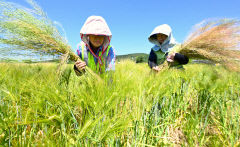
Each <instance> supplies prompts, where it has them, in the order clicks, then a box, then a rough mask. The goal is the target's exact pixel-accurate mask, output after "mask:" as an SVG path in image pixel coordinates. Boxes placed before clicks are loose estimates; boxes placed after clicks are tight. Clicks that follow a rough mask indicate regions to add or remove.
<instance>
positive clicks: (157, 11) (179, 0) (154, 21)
mask: <svg viewBox="0 0 240 147" xmlns="http://www.w3.org/2000/svg"><path fill="white" fill-rule="evenodd" d="M8 1H10V2H15V3H18V4H21V5H23V6H29V5H28V4H27V3H26V2H25V1H24V0H8ZM35 1H36V2H37V3H38V4H39V5H40V6H41V7H42V8H43V10H44V11H45V12H46V13H47V15H48V17H49V18H50V19H51V20H53V21H58V22H60V23H61V24H62V26H63V27H64V29H65V31H66V35H67V38H68V41H69V44H70V45H71V46H72V48H73V49H75V48H76V45H77V43H78V42H80V41H81V40H80V37H79V31H80V29H81V27H82V25H83V24H84V22H85V20H86V19H87V18H88V17H89V16H91V15H100V16H102V17H103V18H105V20H106V21H107V23H108V25H109V28H110V30H111V32H112V34H113V37H112V41H111V45H112V46H114V48H115V50H116V54H117V55H122V54H129V53H149V52H150V48H151V47H152V44H151V43H149V42H148V39H147V38H148V35H149V34H150V33H151V32H152V30H153V29H154V28H155V27H156V26H158V25H160V24H164V23H166V24H169V25H170V26H171V27H172V30H173V36H174V37H175V39H176V40H177V41H178V42H180V43H181V42H183V41H184V39H185V38H186V36H187V34H188V33H189V31H190V30H191V28H192V26H193V25H195V24H196V23H199V22H201V21H202V20H204V19H208V18H237V19H239V17H240V8H239V6H240V0H228V1H227V0H168V1H167V0H165V1H163V0H85V1H83V0H35Z"/></svg>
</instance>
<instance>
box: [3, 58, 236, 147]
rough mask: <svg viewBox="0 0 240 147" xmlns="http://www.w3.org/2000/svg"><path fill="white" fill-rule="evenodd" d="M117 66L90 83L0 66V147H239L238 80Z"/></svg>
mask: <svg viewBox="0 0 240 147" xmlns="http://www.w3.org/2000/svg"><path fill="white" fill-rule="evenodd" d="M184 68H185V70H177V69H170V70H165V71H163V72H160V73H159V74H155V73H152V72H151V71H150V69H149V68H148V66H147V64H146V63H141V64H136V63H134V62H132V61H121V62H120V63H118V64H117V65H116V71H115V72H114V73H109V74H108V75H102V77H101V79H102V80H99V79H96V78H95V77H93V76H91V75H87V74H86V75H84V76H81V77H78V76H76V75H75V73H74V71H73V65H67V66H66V67H65V69H64V70H63V72H62V73H61V76H59V74H57V69H58V64H55V63H41V64H25V63H1V64H0V145H2V146H28V145H29V146H35V145H36V146H49V145H50V146H51V145H54V146H71V145H76V146H86V145H87V146H92V145H94V146H106V145H107V146H144V145H145V146H157V145H158V146H161V145H183V146H239V145H240V128H239V127H240V123H239V122H240V117H239V115H240V109H239V108H240V74H239V73H236V72H229V71H227V70H225V69H224V68H222V67H221V66H214V65H204V64H188V65H186V66H185V67H184Z"/></svg>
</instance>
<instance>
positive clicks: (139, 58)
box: [0, 53, 148, 63]
mask: <svg viewBox="0 0 240 147" xmlns="http://www.w3.org/2000/svg"><path fill="white" fill-rule="evenodd" d="M126 59H129V60H133V61H134V62H137V63H140V62H147V60H148V54H145V53H134V54H126V55H117V56H116V61H117V62H119V61H120V60H126ZM0 62H23V63H44V62H55V63H59V59H52V60H42V61H33V60H30V59H29V60H21V61H20V60H13V59H0ZM70 63H73V62H70Z"/></svg>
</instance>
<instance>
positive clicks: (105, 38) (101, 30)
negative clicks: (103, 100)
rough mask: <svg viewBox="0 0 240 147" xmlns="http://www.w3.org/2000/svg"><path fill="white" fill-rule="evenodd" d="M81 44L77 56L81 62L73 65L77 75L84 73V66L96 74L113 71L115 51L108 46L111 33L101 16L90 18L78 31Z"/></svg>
mask: <svg viewBox="0 0 240 147" xmlns="http://www.w3.org/2000/svg"><path fill="white" fill-rule="evenodd" d="M80 37H81V40H82V41H81V43H79V44H78V48H77V54H78V56H79V57H80V58H81V60H82V61H77V62H75V64H74V71H75V73H76V74H77V75H82V74H83V73H84V72H85V69H86V66H88V67H89V68H90V69H91V70H93V71H95V72H96V73H104V72H106V71H110V70H111V71H114V70H115V58H116V56H115V51H114V49H113V47H112V46H111V45H110V41H111V38H112V33H111V31H110V29H109V27H108V25H107V23H106V21H105V20H104V18H102V17H101V16H90V17H89V18H88V19H87V20H86V22H85V23H84V25H83V27H82V29H81V31H80Z"/></svg>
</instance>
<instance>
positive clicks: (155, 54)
mask: <svg viewBox="0 0 240 147" xmlns="http://www.w3.org/2000/svg"><path fill="white" fill-rule="evenodd" d="M148 40H149V42H151V43H153V44H154V46H153V47H152V48H151V52H150V55H149V59H148V65H149V67H150V68H151V69H153V70H154V71H156V72H159V71H160V70H161V69H160V68H159V65H161V64H163V63H164V61H165V60H167V62H168V64H169V65H170V67H175V68H183V66H182V65H184V64H187V63H188V61H189V59H188V57H187V56H185V55H182V54H180V53H176V51H175V49H177V45H176V42H175V39H174V38H173V35H172V29H171V27H170V26H169V25H167V24H163V25H160V26H157V27H156V28H155V29H154V30H153V31H152V33H151V34H150V36H149V38H148Z"/></svg>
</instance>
